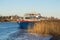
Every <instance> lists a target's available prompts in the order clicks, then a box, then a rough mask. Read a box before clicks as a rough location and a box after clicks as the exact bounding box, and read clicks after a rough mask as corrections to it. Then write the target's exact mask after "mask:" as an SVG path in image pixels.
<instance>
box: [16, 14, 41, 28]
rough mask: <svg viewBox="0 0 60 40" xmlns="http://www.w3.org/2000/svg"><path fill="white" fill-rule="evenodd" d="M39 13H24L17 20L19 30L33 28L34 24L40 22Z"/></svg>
mask: <svg viewBox="0 0 60 40" xmlns="http://www.w3.org/2000/svg"><path fill="white" fill-rule="evenodd" d="M40 17H41V15H40V13H26V14H25V15H24V16H23V17H21V18H20V19H18V20H17V23H18V24H19V28H20V29H27V28H28V27H33V25H34V22H36V21H40Z"/></svg>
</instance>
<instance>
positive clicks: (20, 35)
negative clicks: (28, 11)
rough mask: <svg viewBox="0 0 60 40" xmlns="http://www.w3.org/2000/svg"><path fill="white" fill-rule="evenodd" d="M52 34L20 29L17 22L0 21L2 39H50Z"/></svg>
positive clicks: (0, 38) (0, 36)
mask: <svg viewBox="0 0 60 40" xmlns="http://www.w3.org/2000/svg"><path fill="white" fill-rule="evenodd" d="M51 37H52V36H51V35H48V36H39V35H37V34H35V35H32V34H31V33H27V31H26V30H22V29H19V25H18V24H17V22H0V40H50V38H51Z"/></svg>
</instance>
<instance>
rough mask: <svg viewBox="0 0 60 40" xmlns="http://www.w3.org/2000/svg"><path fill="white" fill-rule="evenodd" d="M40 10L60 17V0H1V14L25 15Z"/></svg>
mask: <svg viewBox="0 0 60 40" xmlns="http://www.w3.org/2000/svg"><path fill="white" fill-rule="evenodd" d="M34 11H36V12H39V13H41V15H42V16H54V17H58V18H60V0H0V15H15V14H17V15H20V16H22V15H24V14H25V13H27V12H34Z"/></svg>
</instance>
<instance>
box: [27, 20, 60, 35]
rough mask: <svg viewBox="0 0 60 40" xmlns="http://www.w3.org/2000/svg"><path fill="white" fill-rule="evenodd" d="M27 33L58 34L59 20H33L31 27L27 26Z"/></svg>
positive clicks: (59, 28) (59, 32)
mask: <svg viewBox="0 0 60 40" xmlns="http://www.w3.org/2000/svg"><path fill="white" fill-rule="evenodd" d="M28 32H29V33H37V34H39V35H40V34H43V35H48V34H51V35H53V34H54V35H60V20H41V21H38V22H34V26H33V27H32V28H30V27H29V28H28Z"/></svg>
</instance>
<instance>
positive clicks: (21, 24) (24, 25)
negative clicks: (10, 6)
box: [18, 21, 34, 29]
mask: <svg viewBox="0 0 60 40" xmlns="http://www.w3.org/2000/svg"><path fill="white" fill-rule="evenodd" d="M18 24H19V28H20V29H27V28H28V27H33V25H34V23H33V22H25V21H24V22H18Z"/></svg>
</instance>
